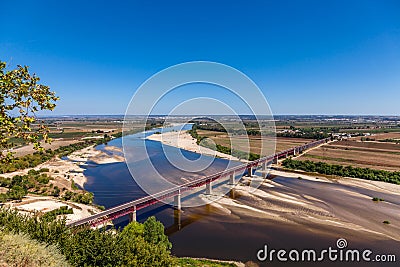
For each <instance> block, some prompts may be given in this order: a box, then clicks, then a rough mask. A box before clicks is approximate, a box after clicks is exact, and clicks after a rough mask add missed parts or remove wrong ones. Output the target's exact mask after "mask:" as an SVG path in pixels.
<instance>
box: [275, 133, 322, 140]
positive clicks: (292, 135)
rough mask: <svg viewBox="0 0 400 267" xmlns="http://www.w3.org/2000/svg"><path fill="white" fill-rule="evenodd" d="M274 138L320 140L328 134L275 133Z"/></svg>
mask: <svg viewBox="0 0 400 267" xmlns="http://www.w3.org/2000/svg"><path fill="white" fill-rule="evenodd" d="M276 136H277V137H286V138H304V139H316V140H321V139H325V138H328V137H329V136H330V134H328V133H321V132H284V133H277V134H276Z"/></svg>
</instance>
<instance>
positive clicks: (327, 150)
mask: <svg viewBox="0 0 400 267" xmlns="http://www.w3.org/2000/svg"><path fill="white" fill-rule="evenodd" d="M366 140H368V141H366ZM371 140H372V141H371ZM395 140H400V133H383V134H376V135H371V136H368V137H354V138H351V139H348V140H342V141H337V142H333V143H330V144H326V145H323V146H321V147H319V148H317V149H313V150H311V151H309V152H307V153H306V154H304V155H302V156H300V157H298V158H297V159H298V160H311V161H314V162H318V161H322V162H326V163H330V164H337V165H343V166H353V167H361V168H371V169H377V170H388V171H399V170H400V144H399V143H396V142H395ZM389 141H393V142H389Z"/></svg>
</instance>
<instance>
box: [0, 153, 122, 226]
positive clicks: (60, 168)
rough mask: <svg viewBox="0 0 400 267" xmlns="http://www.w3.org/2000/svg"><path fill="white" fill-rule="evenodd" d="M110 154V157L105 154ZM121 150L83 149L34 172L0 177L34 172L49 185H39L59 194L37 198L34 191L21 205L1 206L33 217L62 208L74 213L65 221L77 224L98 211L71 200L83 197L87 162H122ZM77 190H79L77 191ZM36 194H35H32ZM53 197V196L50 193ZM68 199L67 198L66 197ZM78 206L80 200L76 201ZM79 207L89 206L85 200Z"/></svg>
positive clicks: (19, 173) (2, 190) (8, 203)
mask: <svg viewBox="0 0 400 267" xmlns="http://www.w3.org/2000/svg"><path fill="white" fill-rule="evenodd" d="M108 152H110V153H108ZM121 155H122V150H121V149H120V148H118V147H113V146H110V147H107V146H106V147H105V148H104V151H102V150H97V149H96V148H95V145H93V146H89V147H86V148H83V149H81V150H78V151H75V152H73V153H71V154H70V155H69V156H68V157H67V158H64V159H60V158H59V157H57V156H56V157H54V158H52V159H50V160H49V161H47V162H44V163H42V164H39V165H38V166H36V167H35V168H27V169H24V170H19V171H15V172H11V173H5V174H2V175H1V177H3V178H8V179H12V178H13V177H14V176H16V175H20V176H24V175H27V174H29V171H31V170H35V171H37V172H39V173H42V174H44V175H46V176H47V177H49V178H48V179H49V180H48V182H46V183H45V184H42V185H40V186H41V187H43V188H46V189H47V190H50V192H55V191H54V190H58V193H57V194H56V195H55V196H58V197H52V196H48V195H49V193H48V192H47V190H46V192H45V193H46V194H44V193H43V191H41V192H42V193H43V194H40V192H39V195H37V193H38V192H37V191H35V192H32V191H31V190H30V191H28V195H26V196H24V197H23V198H22V199H21V200H20V201H8V202H6V203H4V205H5V206H7V207H10V208H13V209H16V210H18V211H19V212H21V213H31V214H33V213H35V212H41V213H46V212H49V211H52V210H55V209H58V208H60V207H62V206H67V207H68V208H71V209H73V213H72V214H68V215H66V219H67V221H69V220H77V219H80V218H84V217H87V216H90V215H92V214H94V213H97V212H99V211H100V210H99V209H98V208H96V207H95V206H93V205H90V204H88V205H86V204H81V203H76V202H73V201H75V200H74V196H77V195H80V196H86V195H87V194H89V193H87V192H85V191H84V190H83V188H84V185H85V183H86V182H87V177H86V176H85V175H84V170H85V169H84V168H83V167H82V166H83V165H84V164H87V163H88V162H94V163H96V164H107V163H115V162H123V161H124V158H123V157H122V156H121ZM77 185H78V186H79V188H78V187H77ZM7 191H8V189H7V188H2V187H0V192H2V193H6V192H7ZM32 193H35V194H32ZM51 194H53V193H51ZM66 195H68V196H69V197H65V196H66ZM63 199H72V200H73V201H64V200H63ZM77 201H79V202H81V200H77ZM82 203H90V202H89V201H87V200H85V201H82Z"/></svg>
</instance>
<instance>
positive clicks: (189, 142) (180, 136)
mask: <svg viewBox="0 0 400 267" xmlns="http://www.w3.org/2000/svg"><path fill="white" fill-rule="evenodd" d="M147 139H149V140H153V141H158V142H161V143H163V144H166V145H169V146H174V147H178V148H181V149H185V150H188V151H192V152H195V153H199V154H204V155H209V156H214V157H220V158H223V159H229V160H237V161H239V159H238V158H236V157H233V156H231V155H227V154H224V153H221V152H218V151H215V150H212V149H210V148H206V147H203V146H199V145H198V144H197V142H196V139H194V138H193V137H192V136H191V135H190V134H189V133H187V131H177V132H166V133H161V134H152V135H150V136H148V137H147Z"/></svg>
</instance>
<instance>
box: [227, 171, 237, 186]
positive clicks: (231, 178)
mask: <svg viewBox="0 0 400 267" xmlns="http://www.w3.org/2000/svg"><path fill="white" fill-rule="evenodd" d="M228 184H229V185H234V184H235V172H233V173H231V174H229V183H228Z"/></svg>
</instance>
